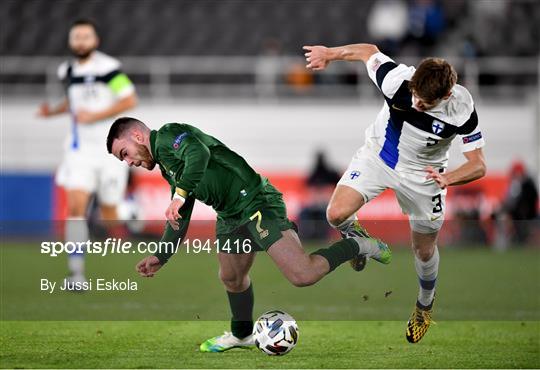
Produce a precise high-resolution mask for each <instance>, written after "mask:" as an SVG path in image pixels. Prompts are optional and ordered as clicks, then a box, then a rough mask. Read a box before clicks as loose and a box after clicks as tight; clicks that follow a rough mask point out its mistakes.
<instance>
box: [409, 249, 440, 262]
mask: <svg viewBox="0 0 540 370" xmlns="http://www.w3.org/2000/svg"><path fill="white" fill-rule="evenodd" d="M413 248H414V254H415V255H416V257H418V259H419V260H420V261H422V262H427V261H429V260H430V259H431V257H433V253H434V252H435V248H434V247H433V248H416V247H414V246H413Z"/></svg>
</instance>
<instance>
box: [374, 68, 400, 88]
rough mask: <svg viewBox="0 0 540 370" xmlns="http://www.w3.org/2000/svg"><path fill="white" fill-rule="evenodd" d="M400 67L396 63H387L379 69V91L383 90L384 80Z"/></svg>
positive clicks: (377, 75)
mask: <svg viewBox="0 0 540 370" xmlns="http://www.w3.org/2000/svg"><path fill="white" fill-rule="evenodd" d="M397 66H398V65H397V64H396V63H394V62H386V63H384V64H382V65H381V66H380V67H379V69H377V73H376V78H377V86H379V89H381V90H382V84H383V81H384V78H385V77H386V75H387V74H388V72H390V71H391V70H393V69H394V68H396V67H397Z"/></svg>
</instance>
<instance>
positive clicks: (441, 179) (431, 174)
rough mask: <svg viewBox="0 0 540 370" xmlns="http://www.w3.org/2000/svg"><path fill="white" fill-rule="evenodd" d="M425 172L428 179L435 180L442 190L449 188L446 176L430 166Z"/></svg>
mask: <svg viewBox="0 0 540 370" xmlns="http://www.w3.org/2000/svg"><path fill="white" fill-rule="evenodd" d="M424 171H426V172H427V175H426V179H431V180H434V181H435V182H436V183H437V185H438V186H439V187H440V188H441V189H445V188H446V187H447V186H448V180H447V179H446V176H444V174H442V173H440V172H439V171H437V170H435V169H433V167H431V166H428V167H427V168H426V169H425V170H424Z"/></svg>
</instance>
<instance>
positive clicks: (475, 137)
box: [463, 132, 482, 144]
mask: <svg viewBox="0 0 540 370" xmlns="http://www.w3.org/2000/svg"><path fill="white" fill-rule="evenodd" d="M481 138H482V133H481V132H477V133H476V134H473V135H469V136H465V137H464V138H463V144H467V143H472V142H473V141H476V140H479V139H481Z"/></svg>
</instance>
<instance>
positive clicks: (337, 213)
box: [326, 204, 349, 226]
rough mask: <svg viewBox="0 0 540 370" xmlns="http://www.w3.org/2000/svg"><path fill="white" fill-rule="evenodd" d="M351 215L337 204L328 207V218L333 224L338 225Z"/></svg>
mask: <svg viewBox="0 0 540 370" xmlns="http://www.w3.org/2000/svg"><path fill="white" fill-rule="evenodd" d="M348 217H349V215H347V214H345V212H344V210H343V209H342V208H341V207H339V206H337V205H332V204H331V205H329V206H328V208H327V209H326V220H327V221H328V223H329V224H330V225H332V226H337V225H339V224H341V223H343V222H344V221H345V220H346V219H347V218H348Z"/></svg>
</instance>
